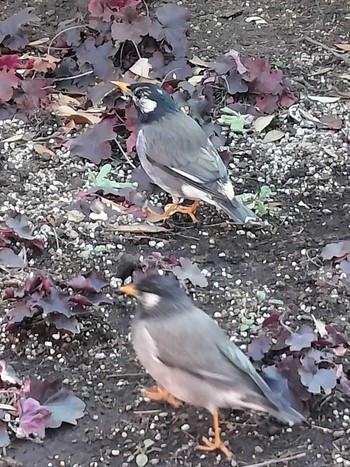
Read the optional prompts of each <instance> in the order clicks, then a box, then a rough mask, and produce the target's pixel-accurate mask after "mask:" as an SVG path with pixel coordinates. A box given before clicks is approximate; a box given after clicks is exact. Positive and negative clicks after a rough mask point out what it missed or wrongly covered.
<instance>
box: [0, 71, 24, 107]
mask: <svg viewBox="0 0 350 467" xmlns="http://www.w3.org/2000/svg"><path fill="white" fill-rule="evenodd" d="M18 83H19V78H18V77H17V76H16V73H15V70H12V69H8V68H3V69H0V101H4V102H7V101H9V100H10V99H12V96H13V90H14V89H15V88H17V86H18Z"/></svg>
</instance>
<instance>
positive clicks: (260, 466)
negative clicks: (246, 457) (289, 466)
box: [244, 452, 306, 467]
mask: <svg viewBox="0 0 350 467" xmlns="http://www.w3.org/2000/svg"><path fill="white" fill-rule="evenodd" d="M305 456H306V453H305V452H300V453H299V454H295V455H294V456H288V457H280V458H279V459H269V460H267V461H264V462H258V463H257V464H249V465H245V466H244V467H265V466H268V465H274V464H279V463H281V462H289V461H294V460H295V459H300V458H301V457H305Z"/></svg>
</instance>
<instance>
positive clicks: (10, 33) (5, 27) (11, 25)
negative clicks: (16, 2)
mask: <svg viewBox="0 0 350 467" xmlns="http://www.w3.org/2000/svg"><path fill="white" fill-rule="evenodd" d="M32 11H33V8H25V9H24V10H21V11H19V12H18V13H16V14H15V15H12V16H10V17H8V18H7V19H5V20H4V21H2V22H1V23H0V44H3V45H4V46H5V47H8V48H9V49H10V50H19V49H23V48H24V47H25V46H26V45H27V44H28V39H27V37H26V36H25V35H23V32H22V26H24V25H25V24H28V23H38V22H39V21H40V18H39V17H38V16H37V15H35V14H34V13H33V12H32Z"/></svg>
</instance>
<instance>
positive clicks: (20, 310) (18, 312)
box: [6, 302, 37, 325]
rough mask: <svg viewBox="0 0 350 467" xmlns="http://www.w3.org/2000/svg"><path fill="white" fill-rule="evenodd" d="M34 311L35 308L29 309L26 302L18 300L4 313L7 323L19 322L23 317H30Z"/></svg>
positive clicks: (35, 311)
mask: <svg viewBox="0 0 350 467" xmlns="http://www.w3.org/2000/svg"><path fill="white" fill-rule="evenodd" d="M36 313H37V310H35V309H31V308H30V306H29V304H28V303H27V302H19V303H17V304H16V305H15V306H14V307H13V308H12V309H11V310H9V311H8V312H7V314H6V317H7V319H8V320H9V323H8V325H11V324H15V323H21V322H22V321H23V320H24V318H32V317H33V316H34V315H35V314H36Z"/></svg>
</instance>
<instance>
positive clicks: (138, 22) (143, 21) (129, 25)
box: [111, 12, 152, 44]
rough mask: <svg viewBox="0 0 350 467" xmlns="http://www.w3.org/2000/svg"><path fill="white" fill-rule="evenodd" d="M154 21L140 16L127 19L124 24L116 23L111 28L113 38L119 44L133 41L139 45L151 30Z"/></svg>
mask: <svg viewBox="0 0 350 467" xmlns="http://www.w3.org/2000/svg"><path fill="white" fill-rule="evenodd" d="M151 25H152V21H151V19H150V18H149V16H138V15H137V12H136V15H135V16H134V17H133V16H131V17H129V18H128V20H126V18H125V19H124V21H123V22H122V23H117V22H116V21H114V22H113V23H112V27H111V34H112V38H113V39H114V40H115V41H117V42H125V41H132V42H135V44H139V43H140V42H141V40H142V37H143V36H146V35H147V34H148V33H149V32H150V29H151Z"/></svg>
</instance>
